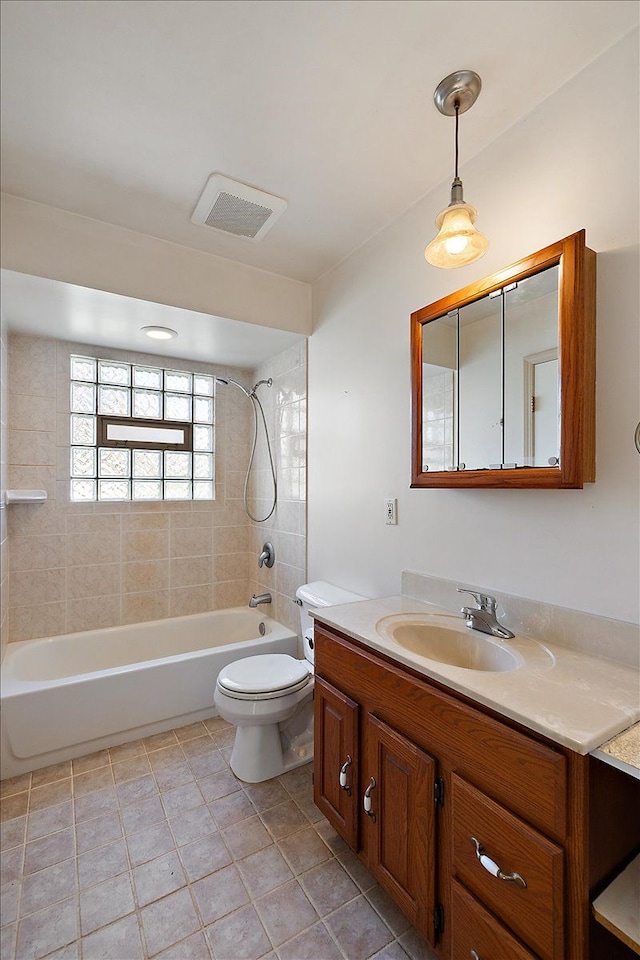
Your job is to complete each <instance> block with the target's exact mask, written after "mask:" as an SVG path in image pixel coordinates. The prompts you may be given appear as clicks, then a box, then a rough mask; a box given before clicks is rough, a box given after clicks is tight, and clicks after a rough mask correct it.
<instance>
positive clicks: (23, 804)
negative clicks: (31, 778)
mask: <svg viewBox="0 0 640 960" xmlns="http://www.w3.org/2000/svg"><path fill="white" fill-rule="evenodd" d="M28 807H29V794H28V793H27V792H25V793H14V794H11V795H10V796H8V797H4V799H3V800H0V821H1V822H2V823H5V821H7V820H15V819H16V817H23V816H24V815H25V813H26V812H27V809H28Z"/></svg>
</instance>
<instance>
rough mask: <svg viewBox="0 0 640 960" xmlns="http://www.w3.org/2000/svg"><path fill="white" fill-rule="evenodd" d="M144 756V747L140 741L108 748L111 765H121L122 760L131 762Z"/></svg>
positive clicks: (131, 741)
mask: <svg viewBox="0 0 640 960" xmlns="http://www.w3.org/2000/svg"><path fill="white" fill-rule="evenodd" d="M144 754H145V746H144V743H143V741H142V740H130V741H129V743H121V744H119V745H118V746H117V747H109V756H110V758H111V763H122V761H123V760H133V759H134V757H141V756H144Z"/></svg>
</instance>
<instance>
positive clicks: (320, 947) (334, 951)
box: [278, 923, 343, 960]
mask: <svg viewBox="0 0 640 960" xmlns="http://www.w3.org/2000/svg"><path fill="white" fill-rule="evenodd" d="M278 954H279V955H280V960H318V958H319V957H322V960H343V958H342V954H341V953H340V950H339V949H338V947H337V946H336V944H335V941H334V940H333V938H332V937H331V935H330V934H329V932H328V931H327V928H326V927H325V925H324V924H323V923H316V924H314V925H313V926H312V927H309V929H308V930H305V931H304V932H303V933H300V934H298V936H297V937H294V938H293V940H288V941H287V943H283V944H282V946H281V947H279V948H278Z"/></svg>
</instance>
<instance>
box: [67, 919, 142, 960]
mask: <svg viewBox="0 0 640 960" xmlns="http://www.w3.org/2000/svg"><path fill="white" fill-rule="evenodd" d="M82 956H83V957H84V960H123V957H126V958H127V960H144V957H145V952H144V948H143V946H142V939H141V937H140V930H139V927H138V919H137V917H136V916H135V915H133V916H129V917H125V918H124V919H123V920H117V921H116V922H115V923H110V924H109V925H108V926H107V927H103V928H102V930H97V931H96V932H95V933H91V934H89V936H88V937H83V938H82Z"/></svg>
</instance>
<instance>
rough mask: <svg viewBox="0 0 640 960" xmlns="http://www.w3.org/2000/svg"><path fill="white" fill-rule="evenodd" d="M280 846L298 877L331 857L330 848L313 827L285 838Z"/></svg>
mask: <svg viewBox="0 0 640 960" xmlns="http://www.w3.org/2000/svg"><path fill="white" fill-rule="evenodd" d="M278 845H279V847H280V850H281V851H282V853H283V854H284V856H285V857H286V859H287V862H288V863H289V866H290V867H291V869H292V870H293V872H294V874H296V875H297V874H299V873H304V871H305V870H310V869H311V867H315V866H316V865H317V864H318V863H322V862H323V861H324V860H328V859H329V857H330V856H331V850H329V847H328V846H327V845H326V843H324V841H323V840H322V839H321V838H320V837H319V836H318V834H317V833H316V831H315V830H314V829H313V828H311V827H309V828H308V829H307V830H300V831H299V832H298V833H295V834H293V836H291V837H285V838H284V839H283V840H281V841H280V842H279V844H278Z"/></svg>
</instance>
